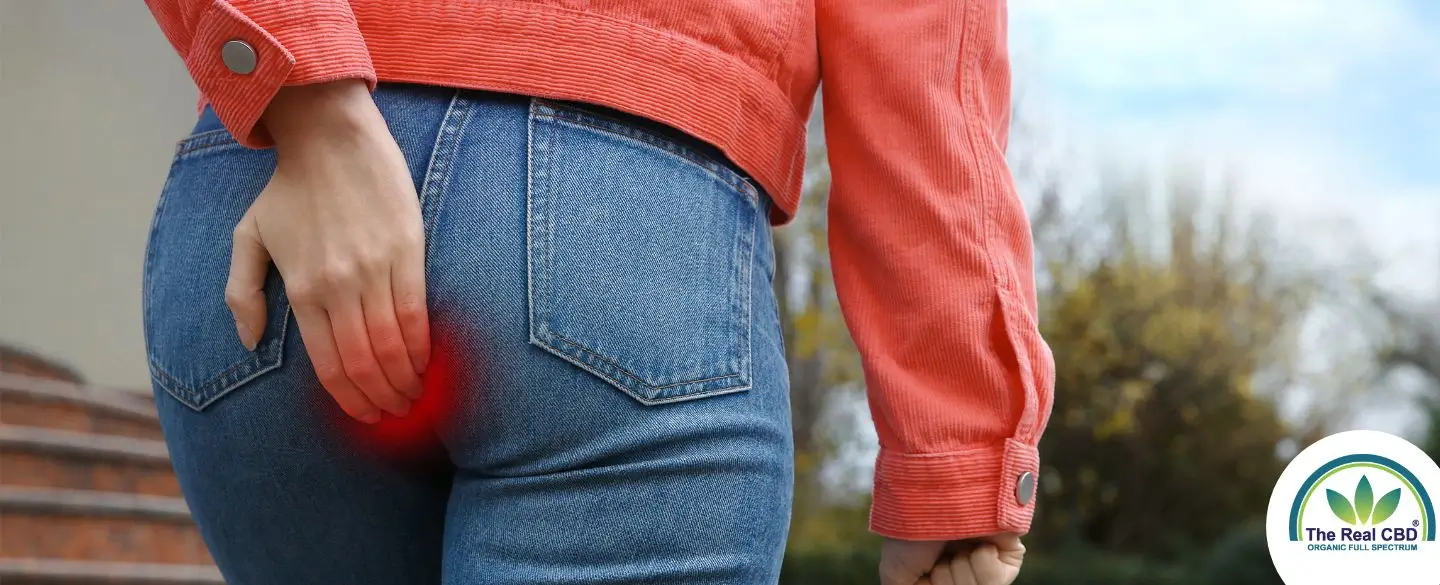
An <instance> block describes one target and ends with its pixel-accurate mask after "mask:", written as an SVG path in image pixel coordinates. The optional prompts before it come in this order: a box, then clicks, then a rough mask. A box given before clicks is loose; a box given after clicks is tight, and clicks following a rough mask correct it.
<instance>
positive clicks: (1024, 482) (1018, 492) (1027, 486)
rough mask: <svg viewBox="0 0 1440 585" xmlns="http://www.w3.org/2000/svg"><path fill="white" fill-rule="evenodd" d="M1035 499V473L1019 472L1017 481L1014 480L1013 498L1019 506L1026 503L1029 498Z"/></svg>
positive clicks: (1028, 501)
mask: <svg viewBox="0 0 1440 585" xmlns="http://www.w3.org/2000/svg"><path fill="white" fill-rule="evenodd" d="M1033 499H1035V474H1033V473H1030V472H1028V471H1027V472H1025V473H1022V474H1020V479H1019V481H1016V482H1015V500H1016V501H1018V502H1020V505H1021V506H1025V505H1028V504H1029V503H1030V500H1033Z"/></svg>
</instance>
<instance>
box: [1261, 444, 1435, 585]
mask: <svg viewBox="0 0 1440 585" xmlns="http://www.w3.org/2000/svg"><path fill="white" fill-rule="evenodd" d="M1435 498H1440V467H1437V466H1436V465H1435V461H1434V460H1433V459H1431V458H1430V457H1429V456H1428V455H1426V454H1425V452H1424V451H1421V450H1420V449H1419V448H1418V447H1416V446H1415V445H1412V444H1410V442H1409V441H1406V440H1405V439H1402V438H1400V437H1396V436H1394V435H1390V434H1386V433H1382V432H1379V431H1348V432H1344V433H1338V434H1335V435H1331V436H1329V437H1325V438H1324V439H1321V440H1320V441H1318V442H1316V443H1315V444H1314V445H1311V446H1310V447H1308V448H1306V449H1305V450H1304V451H1301V452H1300V454H1299V455H1296V456H1295V459H1294V460H1293V461H1291V462H1290V465H1289V466H1287V467H1286V468H1285V472H1284V473H1282V474H1280V481H1279V482H1277V483H1276V484H1275V491H1274V492H1272V493H1271V494H1270V508H1269V510H1268V511H1267V512H1266V514H1265V535H1266V538H1267V540H1268V541H1269V545H1270V558H1271V559H1272V560H1274V561H1275V569H1276V570H1277V571H1278V572H1279V573H1280V578H1281V579H1283V580H1284V581H1285V583H1287V584H1288V585H1331V584H1335V585H1341V584H1344V585H1353V584H1355V583H1384V584H1385V585H1440V541H1437V540H1436V526H1435Z"/></svg>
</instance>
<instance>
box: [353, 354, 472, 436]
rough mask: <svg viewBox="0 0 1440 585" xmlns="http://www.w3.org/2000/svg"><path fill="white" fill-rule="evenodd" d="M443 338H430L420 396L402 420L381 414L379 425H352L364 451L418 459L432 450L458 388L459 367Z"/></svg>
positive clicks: (453, 407) (455, 403)
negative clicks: (417, 457) (429, 349)
mask: <svg viewBox="0 0 1440 585" xmlns="http://www.w3.org/2000/svg"><path fill="white" fill-rule="evenodd" d="M451 349H452V346H451V345H450V344H449V343H445V338H444V337H443V336H440V335H432V342H431V351H430V363H429V364H428V366H427V367H426V369H425V373H424V374H423V375H422V376H421V380H422V385H423V388H424V390H423V392H422V393H421V395H420V398H419V399H417V400H415V401H414V402H412V403H411V405H410V413H409V414H407V415H405V416H403V417H396V416H391V415H390V414H388V413H387V414H384V415H383V417H382V418H381V419H380V422H377V423H375V424H365V423H361V422H359V421H353V422H352V423H351V425H349V426H351V428H356V433H357V434H358V435H359V436H358V437H357V438H358V439H359V441H360V442H361V443H362V445H363V446H364V447H365V448H366V450H367V451H372V452H376V453H378V454H383V455H388V456H398V457H405V456H409V455H420V454H421V453H422V452H424V451H429V450H432V449H434V448H436V447H437V446H438V444H439V435H438V432H439V431H440V429H441V428H442V427H443V425H444V423H445V422H446V421H447V420H448V418H449V417H450V416H451V415H452V414H453V413H454V412H455V409H456V408H457V406H458V405H457V401H456V396H455V394H456V392H455V390H456V388H457V387H460V386H462V382H461V380H460V379H459V377H460V370H461V368H460V364H457V363H456V359H455V352H452V351H450V350H451Z"/></svg>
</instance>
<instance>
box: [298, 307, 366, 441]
mask: <svg viewBox="0 0 1440 585" xmlns="http://www.w3.org/2000/svg"><path fill="white" fill-rule="evenodd" d="M293 298H294V296H293V295H292V301H293ZM292 310H293V311H294V313H295V322H296V323H297V324H299V326H300V337H301V339H303V340H304V341H305V353H307V354H309V355H310V363H311V364H312V365H313V366H314V367H315V375H316V376H319V378H320V384H321V385H323V386H325V390H326V391H327V392H329V393H330V396H331V397H332V398H334V399H335V402H336V403H337V404H339V405H340V409H341V410H344V411H345V414H348V415H350V416H351V417H353V418H355V419H357V420H360V421H362V422H366V423H371V424H373V423H377V422H380V409H379V408H377V407H376V406H375V403H373V402H371V401H370V399H368V398H366V397H365V395H364V394H363V393H361V392H360V390H359V389H358V388H356V387H355V385H354V384H352V383H351V382H350V376H349V375H348V374H346V372H345V366H344V364H343V362H342V361H341V358H340V351H339V349H337V347H336V345H335V337H334V334H333V332H332V329H331V325H330V318H329V316H328V315H326V313H325V310H324V309H322V308H320V307H319V306H318V305H314V304H310V303H307V302H301V303H295V304H294V305H293V307H292Z"/></svg>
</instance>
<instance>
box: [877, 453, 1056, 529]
mask: <svg viewBox="0 0 1440 585" xmlns="http://www.w3.org/2000/svg"><path fill="white" fill-rule="evenodd" d="M1039 473H1040V454H1039V452H1038V451H1037V450H1036V448H1035V447H1034V446H1033V445H1029V444H1026V443H1022V442H1020V441H1016V440H1014V439H1006V440H1005V442H1004V443H1003V444H995V445H977V446H975V447H973V448H970V449H966V450H963V451H955V452H949V453H937V454H923V455H916V454H906V453H895V452H893V451H887V450H885V449H883V448H882V449H881V450H880V457H879V459H878V460H877V461H876V463H875V500H874V502H873V503H872V504H871V508H870V529H871V530H872V531H874V532H875V533H877V534H880V535H882V536H888V537H890V538H896V539H900V540H961V539H966V538H975V537H979V536H988V535H991V534H997V533H1001V532H1013V533H1016V534H1024V533H1026V532H1028V531H1029V530H1030V520H1031V518H1032V517H1033V515H1034V512H1035V486H1036V481H1035V480H1036V478H1037V477H1038V476H1039ZM1027 474H1028V476H1027Z"/></svg>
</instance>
